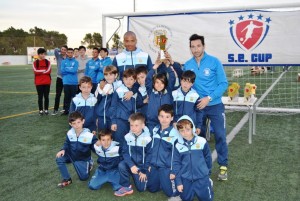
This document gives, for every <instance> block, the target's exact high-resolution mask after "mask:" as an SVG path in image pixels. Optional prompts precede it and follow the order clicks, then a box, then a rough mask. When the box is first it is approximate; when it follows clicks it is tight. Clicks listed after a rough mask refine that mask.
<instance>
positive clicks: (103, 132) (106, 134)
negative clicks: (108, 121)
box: [97, 129, 113, 140]
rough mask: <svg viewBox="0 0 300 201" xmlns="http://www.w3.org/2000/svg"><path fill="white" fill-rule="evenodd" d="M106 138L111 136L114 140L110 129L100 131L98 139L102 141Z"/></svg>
mask: <svg viewBox="0 0 300 201" xmlns="http://www.w3.org/2000/svg"><path fill="white" fill-rule="evenodd" d="M104 136H110V138H111V139H112V138H113V136H112V131H111V130H110V129H103V130H100V131H99V133H98V135H97V137H98V139H99V140H101V137H104Z"/></svg>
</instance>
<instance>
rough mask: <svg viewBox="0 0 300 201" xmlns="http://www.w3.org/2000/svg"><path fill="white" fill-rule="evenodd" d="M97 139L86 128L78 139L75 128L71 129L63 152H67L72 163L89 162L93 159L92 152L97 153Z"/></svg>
mask: <svg viewBox="0 0 300 201" xmlns="http://www.w3.org/2000/svg"><path fill="white" fill-rule="evenodd" d="M96 142H97V138H96V136H95V135H93V134H92V133H91V132H90V130H89V129H87V128H84V129H83V131H82V132H81V133H80V135H79V136H78V137H77V136H76V132H75V129H74V128H71V129H70V130H69V131H68V133H67V137H66V140H65V143H64V145H63V147H62V149H61V150H65V154H67V155H68V156H69V157H70V158H71V160H72V161H89V160H90V159H91V151H95V149H94V144H95V143H96Z"/></svg>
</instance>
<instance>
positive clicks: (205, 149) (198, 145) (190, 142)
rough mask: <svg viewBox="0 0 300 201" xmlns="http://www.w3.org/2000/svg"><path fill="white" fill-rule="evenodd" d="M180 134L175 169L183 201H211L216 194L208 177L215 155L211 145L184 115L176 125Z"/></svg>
mask: <svg viewBox="0 0 300 201" xmlns="http://www.w3.org/2000/svg"><path fill="white" fill-rule="evenodd" d="M176 127H177V129H178V131H179V133H180V136H179V137H178V140H177V143H176V144H175V151H174V158H173V168H174V172H175V174H176V177H175V181H176V185H177V190H178V191H179V192H180V197H181V199H182V200H183V201H190V200H193V199H194V197H195V195H196V196H197V198H198V200H205V201H212V200H213V197H214V193H213V189H212V180H211V179H210V178H209V176H210V173H211V168H212V158H211V153H210V149H209V145H208V143H207V142H206V140H205V139H204V138H203V137H200V136H197V134H196V127H195V125H194V123H193V121H192V119H191V118H190V117H189V116H187V115H184V116H182V117H181V118H179V119H178V121H177V125H176Z"/></svg>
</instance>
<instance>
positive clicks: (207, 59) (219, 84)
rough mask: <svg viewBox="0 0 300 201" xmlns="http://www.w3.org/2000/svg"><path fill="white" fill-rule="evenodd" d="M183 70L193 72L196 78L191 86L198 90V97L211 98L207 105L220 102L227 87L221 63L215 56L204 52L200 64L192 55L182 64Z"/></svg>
mask: <svg viewBox="0 0 300 201" xmlns="http://www.w3.org/2000/svg"><path fill="white" fill-rule="evenodd" d="M184 70H185V71H186V70H191V71H194V72H195V74H196V80H195V83H194V85H193V88H194V89H195V90H196V91H197V92H198V94H199V95H200V98H203V97H205V96H210V97H211V98H212V101H210V102H209V104H208V106H211V105H216V104H219V103H221V102H222V100H221V97H222V95H223V93H224V92H225V91H226V89H227V87H228V82H227V78H226V74H225V71H224V68H223V65H222V63H221V62H220V61H219V60H218V59H217V58H216V57H213V56H211V55H208V54H207V53H206V52H204V56H203V58H202V59H201V61H200V66H198V64H197V61H196V59H195V58H194V57H193V58H191V59H190V60H188V61H187V62H186V63H185V64H184Z"/></svg>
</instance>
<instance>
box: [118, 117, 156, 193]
mask: <svg viewBox="0 0 300 201" xmlns="http://www.w3.org/2000/svg"><path fill="white" fill-rule="evenodd" d="M129 122H130V131H129V133H127V134H126V135H125V142H124V145H123V151H122V153H123V158H124V160H123V161H122V162H121V163H120V164H119V171H120V184H121V185H122V186H123V187H122V188H120V189H119V190H118V191H116V192H115V195H116V196H124V195H128V194H132V193H133V189H132V187H131V185H130V176H132V177H133V181H134V184H135V187H136V188H137V190H138V191H139V192H142V191H145V190H146V185H147V175H148V169H149V165H150V159H151V155H150V154H151V137H150V132H149V130H148V128H147V127H146V126H145V116H144V115H143V114H142V113H140V112H137V113H134V114H132V115H130V117H129Z"/></svg>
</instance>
